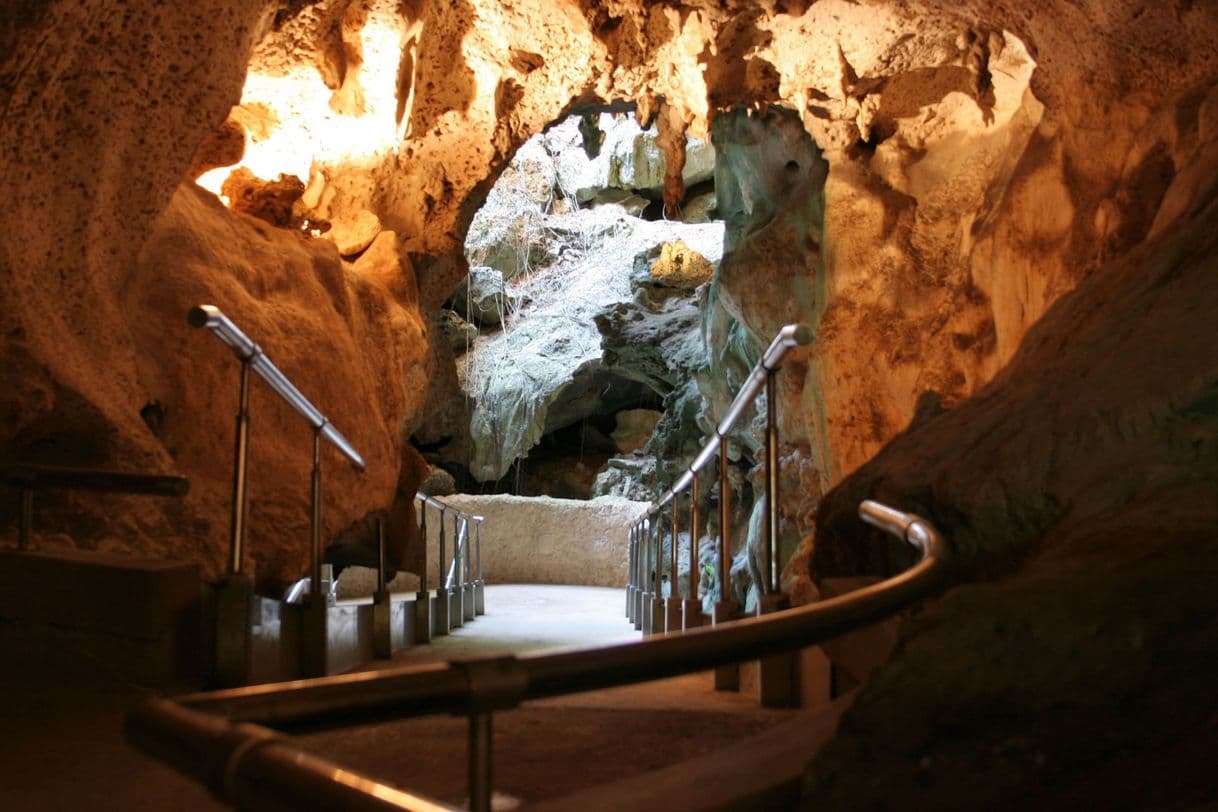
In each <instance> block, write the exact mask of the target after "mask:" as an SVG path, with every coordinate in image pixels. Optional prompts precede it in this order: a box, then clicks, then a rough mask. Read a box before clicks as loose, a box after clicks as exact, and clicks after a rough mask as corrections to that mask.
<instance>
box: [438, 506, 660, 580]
mask: <svg viewBox="0 0 1218 812" xmlns="http://www.w3.org/2000/svg"><path fill="white" fill-rule="evenodd" d="M440 498H441V499H442V500H443V501H444V502H445V503H446V504H449V505H452V506H453V507H455V508H457V509H459V510H463V511H465V512H467V513H473V514H475V515H479V516H485V517H486V521H485V522H484V523H483V525H482V569H483V573H484V574H485V577H486V581H487V583H491V584H579V585H584V586H625V584H626V568H627V562H628V558H629V555H628V546H627V545H628V542H629V531H630V525H631V524H632V523H633V522H634V521H635V520H636V519H638V518H639V517H640V516H642V515H643V513H644V512H646V510H647V505H646V504H645V503H643V502H632V501H630V500H628V499H622V498H620V497H616V496H602V497H600V498H598V499H592V500H588V501H584V500H577V499H552V498H550V497H548V496H502V495H499V496H474V495H469V494H459V495H453V496H444V497H440ZM435 518H436V512H435V511H434V510H429V511H428V525H427V535H428V543H427V562H428V569H429V571H428V582H429V584H430V585H431V586H433V587H434V586H435V584H436V572H437V570H436V567H437V544H438V538H437V526H436V522H435ZM451 522H452V520H451V517H450V518H449V524H448V531H447V536H448V539H449V540H448V552H447V555H448V556H449V559H450V560H451V556H452V540H451V539H452V523H451Z"/></svg>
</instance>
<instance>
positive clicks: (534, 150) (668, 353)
mask: <svg viewBox="0 0 1218 812" xmlns="http://www.w3.org/2000/svg"><path fill="white" fill-rule="evenodd" d="M610 120H611V121H612V120H614V119H612V118H610ZM563 126H564V127H565V128H566V129H569V130H571V132H572V133H574V132H576V130H575V123H574V121H572V123H570V124H568V125H563ZM555 130H557V131H559V133H558V135H556V134H555V132H554V131H551V132H550V133H548V134H547V135H546V136H544V137H541V138H537V139H534V140H533V141H531V142H530V144H529V145H527V146H526V147H525V148H524V149H522V150H521V153H519V154H518V155H517V158H516V159H514V160H513V163H512V165H511V167H510V172H511V174H510V175H509V174H508V173H506V172H505V176H506V177H504V178H501V179H500V182H499V184H497V185H496V187H495V191H493V192H492V193H491V196H490V200H491V202H492V204H493V205H492V206H490V207H489V208H490V211H487V210H486V209H484V211H482V212H479V214H478V217H477V218H475V223H476V224H477V223H482V224H483V225H484V229H483V230H482V231H479V232H478V233H477V234H475V235H473V236H472V237H471V242H470V243H469V244H468V245H467V251H468V252H469V254H470V258H471V261H473V260H474V259H475V258H479V257H480V258H486V257H488V256H496V255H497V253H496V251H497V250H498V249H496V250H489V249H488V247H487V243H486V241H485V238H486V236H487V234H490V233H492V232H495V231H497V229H495V228H492V227H491V226H490V224H491V223H493V222H495V221H497V220H498V221H509V222H517V221H521V220H527V221H529V222H532V223H534V226H532V227H533V228H535V229H536V232H537V235H538V237H536V238H533V237H529V238H525V237H521V238H520V239H519V240H517V238H515V237H513V238H512V239H510V240H508V241H507V243H506V245H508V246H512V245H517V244H522V245H528V246H529V248H528V249H527V257H528V260H527V261H528V262H532V261H533V258H534V257H541V258H542V264H540V265H538V266H536V267H531V268H530V269H528V270H527V271H525V270H523V269H521V268H520V267H519V264H518V263H520V262H522V261H524V258H525V257H526V254H519V255H517V256H515V257H514V258H512V259H511V260H510V261H509V262H508V263H507V264H509V265H513V267H516V268H517V270H516V272H515V273H513V274H511V275H507V274H504V275H503V277H502V282H501V281H500V280H501V276H500V272H499V271H498V270H495V269H492V268H486V269H485V270H483V269H478V268H475V270H474V272H472V273H471V277H470V279H469V280H468V281H467V282H466V283H464V285H463V287H462V288H460V289H459V290H458V292H457V294H455V295H454V304H455V305H456V306H457V307H458V309H463V310H464V311H465V312H466V314H467V316H469V317H471V318H477V319H478V320H480V321H481V322H482V323H483V325H484V327H485V326H495V325H498V324H499V323H501V322H502V330H500V331H498V332H493V333H489V334H487V335H484V336H483V337H481V338H479V339H478V340H477V341H476V342H474V344H473V346H472V350H471V351H470V352H467V353H465V354H464V355H462V356H461V358H460V361H459V367H460V373H461V379H462V388H463V390H464V391H465V393H466V394H467V395H468V397H469V398H470V401H471V402H472V404H473V410H472V414H471V420H470V444H471V448H472V461H471V462H469V469H470V472H471V473H472V475H473V476H474V478H475V479H477V480H478V481H488V480H498V479H500V478H502V477H503V476H504V475H505V474H506V473H507V470H508V468H509V466H511V465H512V464H513V462H514V461H516V460H517V459H520V458H523V457H525V456H527V455H528V453H529V451H530V450H531V449H532V448H533V447H534V446H536V445H537V444H538V442H540V440H541V439H542V437H543V436H545V435H548V434H550V433H552V432H555V431H557V430H559V429H562V428H564V427H566V426H570V425H572V424H574V423H577V422H579V421H581V420H585V419H586V418H589V417H593V416H597V415H604V416H612V415H613V414H614V413H615V412H618V411H620V410H622V409H629V408H633V407H635V406H637V405H639V404H640V403H641V402H642V401H644V400H645V399H646V398H647V397H648V395H649V393H650V392H652V391H655V392H658V393H661V394H663V393H666V392H667V391H668V390H670V389H671V388H672V386H673V385H674V383H675V381H676V380H677V376H676V373H675V370H676V369H677V368H679V367H692V366H694V365H697V364H698V363H700V359H701V357H702V350H701V347H700V346H699V344H698V336H697V323H698V313H697V308H696V306H695V305H694V304H693V300H692V298H691V297H690V294H689V290H688V289H689V288H690V287H692V286H696V284H698V283H699V282H700V281H703V280H705V279H706V278H707V277H708V275H709V271H710V269H711V268H712V262H714V261H717V260H718V257H719V255H720V253H721V248H720V239H721V238H720V237H719V234H718V232H719V229H718V227H717V226H714V225H703V226H690V225H683V224H680V223H663V222H649V221H645V220H642V219H639V218H638V217H635V216H631V215H630V214H628V213H627V212H626V211H625V210H624V209H623V208H622V207H620V206H619V205H617V204H607V203H606V204H601V205H598V206H595V207H592V208H584V209H573V210H569V211H566V212H561V211H559V212H554V211H548V210H547V209H546V206H547V204H546V203H544V202H542V201H547V200H549V201H552V200H554V199H557V198H559V197H560V194H561V192H560V190H557V189H553V188H549V187H547V185H546V184H547V183H561V182H562V176H563V172H564V171H574V170H572V169H571V167H576V166H580V165H583V166H590V165H591V164H592V163H593V162H591V161H589V160H588V159H587V157H586V155H585V152H584V150H583V147H582V145H577V144H576V143H575V141H574V138H573V137H571V136H570V133H568V134H567V135H568V137H571V139H572V143H570V144H567V146H566V147H565V151H563V152H560V153H559V154H558V155H557V156H555V157H554V158H549V157H548V154H547V153H546V152H545V151H544V150H542V149H541V146H540V145H541V144H543V143H545V144H547V145H549V147H547V148H556V147H555V146H554V145H556V144H559V143H561V141H560V140H559V135H562V134H563V133H564V132H565V131H566V130H565V129H563V128H555ZM539 150H541V151H539ZM598 160H599V159H598ZM546 161H549V162H550V163H549V167H550V168H549V169H547V168H546V167H545V162H546ZM564 167H567V169H566V170H564V169H563V168H564ZM501 186H502V187H504V188H502V189H501V188H500V187H501ZM526 192H527V194H526ZM512 201H515V202H514V203H513V202H512ZM542 234H544V236H545V239H544V240H541V238H540V235H542ZM682 238H683V239H684V241H682ZM534 246H536V247H535V248H534ZM661 254H662V255H663V256H662V257H660V259H659V260H658V261H659V263H660V264H659V267H660V268H661V272H660V278H653V276H652V271H651V267H652V266H653V265H654V264H655V263H654V262H653V261H651V260H649V259H647V257H649V256H659V255H661ZM632 280H633V281H632ZM488 281H489V282H490V284H488ZM644 288H646V289H647V290H649V291H651V292H649V293H647V294H646V296H645V297H643V298H646V299H647V301H648V302H649V304H648V305H647V306H646V307H642V308H641V307H640V305H639V304H638V303H636V299H637V300H639V301H642V299H641V298H640V296H642V294H640V293H639V291H641V290H643V289H644ZM661 289H662V290H663V291H667V293H657V292H656V291H659V290H661ZM674 294H679V295H674ZM521 302H525V303H527V304H526V305H525V306H520V303H521ZM504 310H508V311H509V312H508V313H506V314H505V313H504ZM505 315H506V316H507V317H506V318H504V316H505ZM636 353H642V354H644V355H646V358H636V357H635V354H636ZM684 376H685V377H688V373H687V372H686V373H684ZM581 445H582V443H581Z"/></svg>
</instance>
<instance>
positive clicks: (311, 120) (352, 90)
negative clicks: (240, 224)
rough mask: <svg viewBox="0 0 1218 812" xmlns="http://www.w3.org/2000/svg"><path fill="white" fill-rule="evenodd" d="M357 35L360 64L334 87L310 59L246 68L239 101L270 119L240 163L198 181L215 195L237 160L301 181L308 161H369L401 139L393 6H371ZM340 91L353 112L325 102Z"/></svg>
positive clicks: (267, 175)
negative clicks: (374, 9)
mask: <svg viewBox="0 0 1218 812" xmlns="http://www.w3.org/2000/svg"><path fill="white" fill-rule="evenodd" d="M360 42H361V45H362V49H363V64H362V65H360V66H359V67H358V68H355V69H353V70H351V71H350V72H349V73H348V75H347V80H346V82H345V84H344V86H343V87H342V88H340V89H339V90H338V91H331V90H330V88H328V87H326V85H325V83H324V82H323V81H322V80H321V76H320V74H318V72H317V70H316V69H315V68H314V67H313V66H311V65H301V66H297V67H293V68H291V69H290V70H289V71H288V72H287V73H286V74H279V75H274V76H272V75H268V74H262V73H256V72H250V73H249V75H248V76H247V77H246V80H245V87H244V89H243V90H242V94H241V103H242V105H255V104H261V105H263V106H265V107H266V108H267V110H269V111H270V113H271V115H272V120H273V121H274V123H273V124H272V125H271V127H270V129H269V130H268V131H267V133H266V134H265V137H261V138H253V137H249V138H247V143H246V147H245V157H244V158H242V160H241V161H240V163H237V164H234V165H232V166H226V167H222V168H220V169H213V170H211V171H209V172H206V173H204V174H203V175H202V176H200V177H199V179H198V180H197V181H196V183H198V184H199V185H200V186H202V187H203V188H205V189H208V190H209V191H211V192H213V193H215V194H216V195H219V194H220V188H221V186H222V185H223V184H224V181H225V180H226V179H227V178H228V176H229V174H230V173H232V172H233V170H235V169H237V168H239V167H245V168H247V169H249V170H250V172H252V173H254V174H255V175H256V176H258V177H260V178H262V179H264V180H274V179H275V178H277V177H278V176H279V175H280V174H287V175H295V176H296V177H298V178H300V179H301V180H302V181H304V182H306V183H307V182H308V180H309V172H310V168H311V167H312V166H313V164H314V163H319V164H324V165H336V164H346V165H351V164H363V165H368V164H372V163H374V162H375V160H376V159H377V158H379V157H380V156H381V155H384V154H385V153H386V152H388V151H390V150H392V149H393V148H394V147H395V146H396V144H397V142H398V140H399V127H398V125H397V122H396V121H395V116H396V111H397V73H398V62H399V60H400V59H401V55H402V30H401V21H400V20H399V19H397V18H396V17H395V16H394V15H392V14H385V13H382V14H376V13H373V14H370V15H369V17H368V21H367V23H366V24H365V25H364V28H363V30H362V31H361V32H360ZM338 96H341V97H342V99H343V103H341V104H338V105H336V106H339V107H341V108H346V109H349V110H351V111H352V112H353V113H354V114H352V113H346V112H337V111H336V110H335V109H334V108H333V107H332V106H331V100H332V99H333V98H335V97H338ZM360 96H362V104H360V103H359V98H360ZM403 124H405V122H403Z"/></svg>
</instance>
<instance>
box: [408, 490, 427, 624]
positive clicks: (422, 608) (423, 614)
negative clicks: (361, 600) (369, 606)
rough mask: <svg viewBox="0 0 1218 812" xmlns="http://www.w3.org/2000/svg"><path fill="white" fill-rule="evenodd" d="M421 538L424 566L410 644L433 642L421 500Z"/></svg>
mask: <svg viewBox="0 0 1218 812" xmlns="http://www.w3.org/2000/svg"><path fill="white" fill-rule="evenodd" d="M418 501H419V536H420V537H421V538H422V547H423V565H422V566H421V567H420V568H419V589H418V591H417V592H415V594H414V634H413V635H412V637H411V639H410V641H409V642H411V643H430V642H431V593H430V592H429V591H428V589H427V500H426V499H419V500H418Z"/></svg>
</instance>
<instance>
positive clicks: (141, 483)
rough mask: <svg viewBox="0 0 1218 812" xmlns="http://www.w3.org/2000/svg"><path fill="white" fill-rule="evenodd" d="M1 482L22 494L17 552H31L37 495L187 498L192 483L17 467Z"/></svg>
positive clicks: (2, 469) (1, 469)
mask: <svg viewBox="0 0 1218 812" xmlns="http://www.w3.org/2000/svg"><path fill="white" fill-rule="evenodd" d="M0 482H2V483H3V484H5V485H7V486H9V487H10V488H13V489H14V490H16V491H17V492H18V494H20V497H19V498H20V511H19V514H18V515H19V519H18V525H17V549H19V550H28V549H29V548H30V539H31V537H32V535H33V532H34V492H35V491H45V490H74V491H101V492H103V493H125V494H136V495H143V496H172V497H182V496H185V495H186V493H187V491H189V490H190V482H189V480H187V479H186V477H183V476H174V475H168V474H145V473H135V472H129V471H104V470H101V469H97V468H77V467H63V466H57V465H36V464H33V463H15V464H11V465H0Z"/></svg>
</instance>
